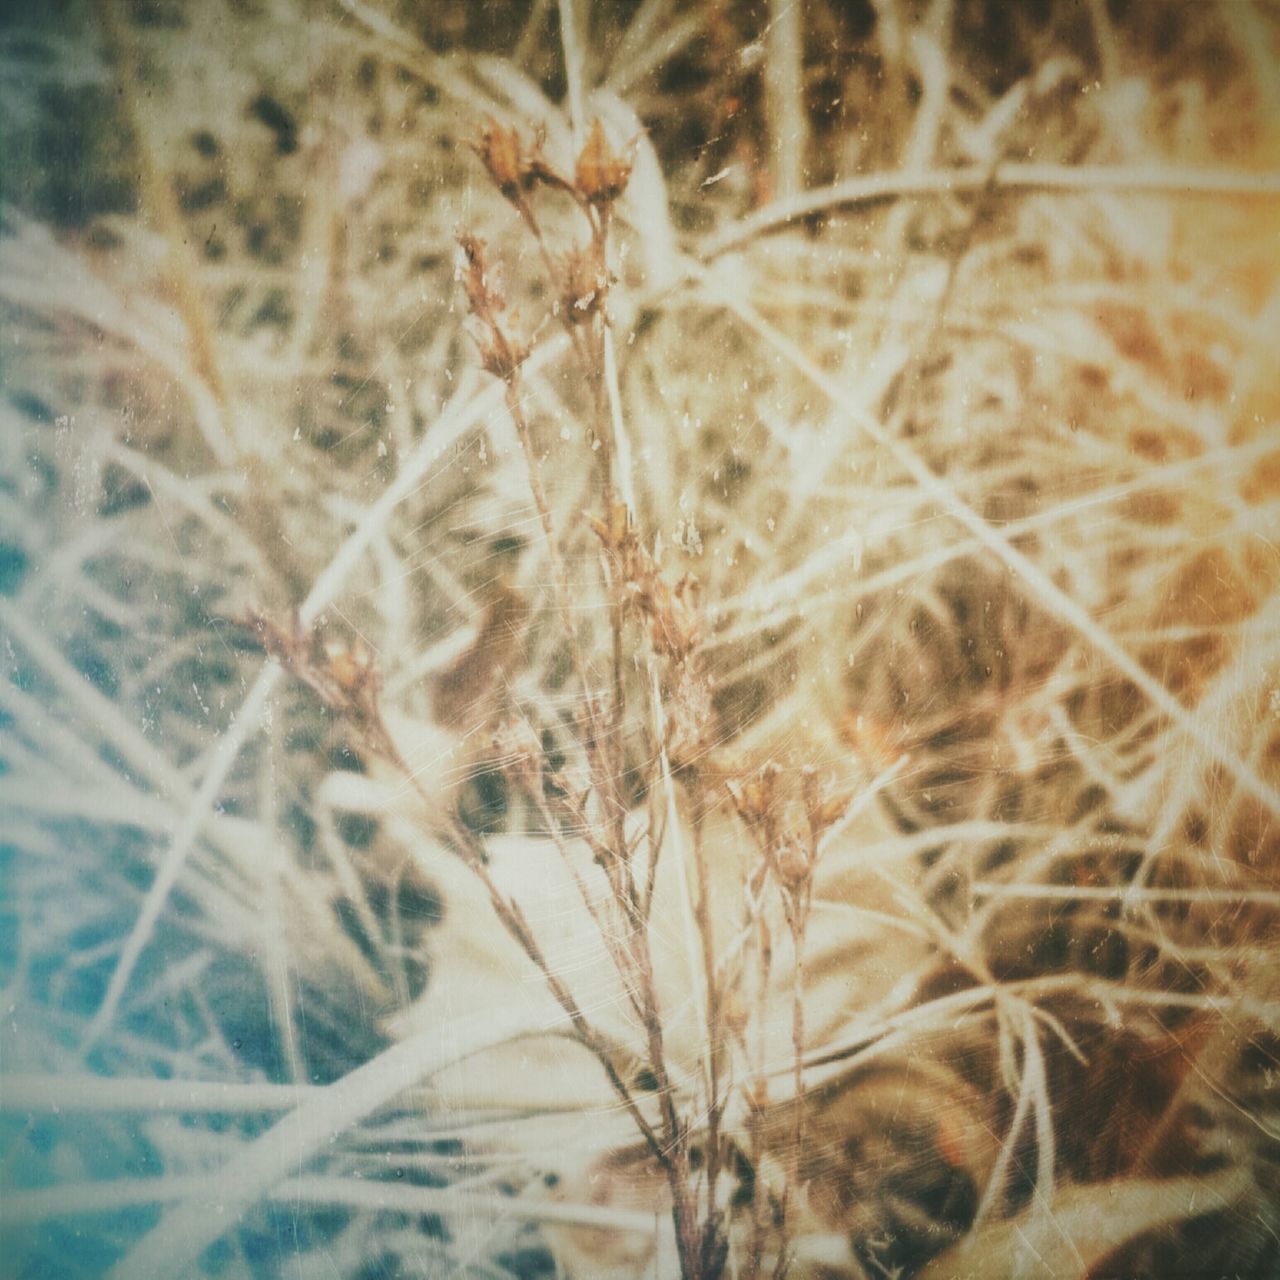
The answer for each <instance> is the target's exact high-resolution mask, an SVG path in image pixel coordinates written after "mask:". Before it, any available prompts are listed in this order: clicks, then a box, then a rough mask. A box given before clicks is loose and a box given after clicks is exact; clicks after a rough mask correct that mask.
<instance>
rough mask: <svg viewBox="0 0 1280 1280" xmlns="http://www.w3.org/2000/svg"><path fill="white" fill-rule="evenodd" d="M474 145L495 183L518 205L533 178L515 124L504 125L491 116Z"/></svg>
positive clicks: (472, 146) (473, 147)
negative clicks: (509, 126)
mask: <svg viewBox="0 0 1280 1280" xmlns="http://www.w3.org/2000/svg"><path fill="white" fill-rule="evenodd" d="M471 149H472V150H473V151H474V152H475V153H476V155H478V156H479V157H480V160H481V163H483V165H484V167H485V169H486V170H487V172H488V174H489V177H490V179H491V180H492V182H493V185H494V186H495V187H497V188H498V190H499V191H500V192H501V193H502V194H503V195H504V196H506V198H507V199H508V200H510V201H511V202H512V204H515V205H517V206H518V205H519V203H520V201H521V198H522V196H523V193H524V191H525V189H526V188H527V187H528V185H529V182H530V173H531V166H530V164H529V161H528V159H527V158H526V156H525V155H524V152H523V149H522V147H521V145H520V134H519V133H518V132H517V130H516V127H515V125H512V126H511V128H509V129H504V128H502V126H501V125H499V124H498V122H497V121H496V120H495V119H493V117H492V116H490V118H489V120H488V123H487V124H486V125H485V127H484V128H483V129H482V130H481V131H480V136H479V138H477V139H476V141H475V142H473V143H472V144H471Z"/></svg>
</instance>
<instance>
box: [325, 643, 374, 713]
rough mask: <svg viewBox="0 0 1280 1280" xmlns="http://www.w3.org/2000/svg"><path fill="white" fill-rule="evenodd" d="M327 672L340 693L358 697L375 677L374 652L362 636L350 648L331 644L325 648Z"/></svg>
mask: <svg viewBox="0 0 1280 1280" xmlns="http://www.w3.org/2000/svg"><path fill="white" fill-rule="evenodd" d="M325 661H326V670H327V672H328V675H329V678H330V679H331V680H332V681H333V683H334V685H335V686H336V688H337V689H338V691H339V692H341V693H343V694H345V695H346V696H347V697H350V698H354V697H357V696H358V695H359V694H360V693H361V692H362V690H363V689H364V687H365V685H366V684H367V683H368V682H369V681H370V679H372V678H373V676H374V670H373V651H372V650H371V649H370V648H369V646H368V644H367V643H366V642H365V640H364V638H363V637H362V636H357V637H356V638H355V639H354V640H353V641H352V642H351V644H350V645H349V646H347V645H338V644H331V645H327V646H326V647H325Z"/></svg>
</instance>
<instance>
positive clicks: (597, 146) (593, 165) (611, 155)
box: [573, 116, 631, 208]
mask: <svg viewBox="0 0 1280 1280" xmlns="http://www.w3.org/2000/svg"><path fill="white" fill-rule="evenodd" d="M630 177H631V161H630V159H626V158H623V157H622V156H620V155H618V154H617V153H616V152H615V151H614V150H613V148H612V147H611V146H610V145H609V140H608V138H606V137H605V133H604V125H602V124H601V123H600V117H599V116H597V117H596V118H595V119H594V120H593V121H592V122H591V132H590V133H588V134H587V140H586V142H585V143H584V144H583V147H582V151H581V152H580V153H579V155H578V164H577V168H576V169H575V170H574V174H573V184H574V186H575V187H576V188H577V190H578V194H579V195H581V196H582V198H583V199H584V200H586V201H587V203H588V204H593V205H596V206H597V207H600V208H607V207H608V206H609V205H611V204H613V202H614V201H615V200H617V198H618V197H619V196H620V195H621V194H622V193H623V192H624V191H625V190H626V189H627V181H628V180H629V179H630Z"/></svg>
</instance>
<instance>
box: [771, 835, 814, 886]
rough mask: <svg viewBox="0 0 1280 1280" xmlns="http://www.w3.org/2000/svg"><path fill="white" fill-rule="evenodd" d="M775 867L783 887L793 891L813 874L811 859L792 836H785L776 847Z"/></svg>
mask: <svg viewBox="0 0 1280 1280" xmlns="http://www.w3.org/2000/svg"><path fill="white" fill-rule="evenodd" d="M777 868H778V879H779V880H781V881H782V884H783V887H784V888H786V889H788V890H790V891H791V892H792V893H794V892H796V891H797V890H798V889H801V888H803V887H804V884H805V882H806V881H807V880H808V879H809V877H810V876H811V875H812V874H813V860H812V859H811V858H810V857H809V854H808V852H807V851H806V850H805V848H804V846H803V845H802V844H801V843H800V842H799V841H798V840H797V839H796V838H795V837H794V836H787V837H786V838H785V839H784V840H783V841H782V845H781V847H780V848H779V849H778V855H777Z"/></svg>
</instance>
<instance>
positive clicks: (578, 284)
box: [560, 245, 612, 324]
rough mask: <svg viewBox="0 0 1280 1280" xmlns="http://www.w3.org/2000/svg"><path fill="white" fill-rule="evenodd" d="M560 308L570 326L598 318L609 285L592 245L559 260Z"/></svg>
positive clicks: (603, 268)
mask: <svg viewBox="0 0 1280 1280" xmlns="http://www.w3.org/2000/svg"><path fill="white" fill-rule="evenodd" d="M560 267H561V275H560V306H561V308H562V313H561V314H562V316H563V318H564V320H565V321H566V322H567V323H569V324H584V323H586V322H587V321H588V320H590V319H591V317H592V316H594V315H597V314H599V312H600V311H601V309H602V308H603V306H604V300H605V297H606V295H607V294H608V292H609V285H610V284H611V283H612V281H611V280H610V278H609V273H608V271H607V270H605V267H604V265H603V263H601V262H600V260H599V254H598V252H597V250H596V248H595V246H594V245H592V246H591V247H588V248H586V249H571V250H570V251H569V252H568V253H566V254H565V255H564V256H563V257H562V258H561V260H560Z"/></svg>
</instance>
